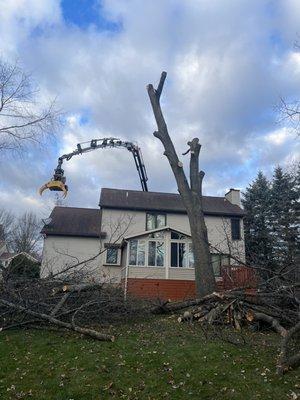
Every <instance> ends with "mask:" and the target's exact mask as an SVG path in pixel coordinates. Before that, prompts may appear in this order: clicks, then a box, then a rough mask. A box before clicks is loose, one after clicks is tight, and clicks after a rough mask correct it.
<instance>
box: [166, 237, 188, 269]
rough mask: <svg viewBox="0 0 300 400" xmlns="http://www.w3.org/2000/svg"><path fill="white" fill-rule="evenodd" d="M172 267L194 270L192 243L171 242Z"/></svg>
mask: <svg viewBox="0 0 300 400" xmlns="http://www.w3.org/2000/svg"><path fill="white" fill-rule="evenodd" d="M171 267H178V268H194V255H193V249H192V243H189V242H175V241H174V242H173V241H172V242H171Z"/></svg>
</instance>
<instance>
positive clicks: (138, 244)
mask: <svg viewBox="0 0 300 400" xmlns="http://www.w3.org/2000/svg"><path fill="white" fill-rule="evenodd" d="M145 250H146V241H145V240H137V239H134V240H130V243H129V265H140V266H144V265H145Z"/></svg>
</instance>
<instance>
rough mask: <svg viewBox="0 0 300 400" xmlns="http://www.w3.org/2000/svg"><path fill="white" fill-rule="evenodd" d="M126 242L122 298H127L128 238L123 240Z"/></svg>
mask: <svg viewBox="0 0 300 400" xmlns="http://www.w3.org/2000/svg"><path fill="white" fill-rule="evenodd" d="M124 242H125V243H126V264H125V282H124V300H125V301H126V298H127V285H128V240H124Z"/></svg>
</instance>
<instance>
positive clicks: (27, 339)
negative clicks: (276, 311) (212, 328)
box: [0, 317, 300, 400]
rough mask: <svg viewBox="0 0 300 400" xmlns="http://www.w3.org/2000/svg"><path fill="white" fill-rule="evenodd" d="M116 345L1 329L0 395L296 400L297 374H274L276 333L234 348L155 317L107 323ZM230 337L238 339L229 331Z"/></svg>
mask: <svg viewBox="0 0 300 400" xmlns="http://www.w3.org/2000/svg"><path fill="white" fill-rule="evenodd" d="M111 331H113V332H114V333H116V334H117V336H118V338H117V340H116V342H115V343H104V342H96V341H92V340H88V339H85V338H80V337H78V336H75V335H73V334H65V333H63V334H62V333H57V332H46V331H36V330H30V331H26V332H24V331H23V332H22V331H11V332H3V333H1V334H0V398H1V399H3V400H4V399H39V400H48V399H49V400H50V399H51V400H71V399H73V400H98V399H99V400H100V399H101V400H103V399H114V398H115V399H132V400H133V399H139V400H140V399H147V400H154V399H157V400H159V399H172V400H175V399H201V400H202V399H210V400H211V399H247V400H251V399H264V400H265V399H272V400H274V399H293V398H294V399H295V396H296V395H297V394H299V392H300V384H299V383H300V376H299V372H296V371H292V372H290V373H289V374H287V375H286V376H284V377H278V376H276V375H275V368H274V360H275V357H276V354H277V349H278V339H277V336H275V335H266V334H259V333H247V334H246V337H245V339H246V343H245V344H243V345H240V346H235V345H232V344H229V343H226V342H223V341H220V340H218V339H216V340H212V339H209V338H208V339H207V340H206V339H205V337H204V335H203V333H202V332H201V329H200V327H199V325H197V324H195V325H189V324H178V323H177V321H176V319H175V317H167V318H166V317H165V318H156V319H154V320H152V321H147V322H145V323H136V324H131V325H126V326H122V327H118V328H116V327H114V328H111ZM232 338H233V339H235V340H239V336H238V335H237V334H236V333H234V334H233V336H232Z"/></svg>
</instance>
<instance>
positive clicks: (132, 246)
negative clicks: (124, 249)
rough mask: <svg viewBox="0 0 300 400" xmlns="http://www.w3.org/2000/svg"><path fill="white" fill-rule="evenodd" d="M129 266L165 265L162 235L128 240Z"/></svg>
mask: <svg viewBox="0 0 300 400" xmlns="http://www.w3.org/2000/svg"><path fill="white" fill-rule="evenodd" d="M129 265H134V266H141V267H144V266H149V267H163V266H164V265H165V241H164V234H163V233H161V234H158V235H156V234H151V235H149V238H148V239H142V240H140V239H133V240H130V242H129Z"/></svg>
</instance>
